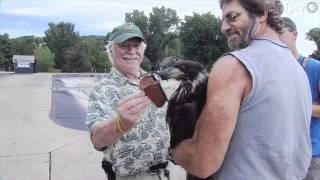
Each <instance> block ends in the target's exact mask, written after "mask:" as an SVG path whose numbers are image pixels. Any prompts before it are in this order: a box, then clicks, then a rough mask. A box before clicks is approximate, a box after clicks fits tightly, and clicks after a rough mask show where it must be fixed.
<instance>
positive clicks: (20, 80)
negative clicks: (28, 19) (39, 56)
mask: <svg viewBox="0 0 320 180" xmlns="http://www.w3.org/2000/svg"><path fill="white" fill-rule="evenodd" d="M51 85H52V74H49V73H37V74H14V73H4V72H2V73H0V180H103V179H106V177H105V175H104V173H103V171H102V169H101V168H100V161H101V159H102V153H100V152H97V151H95V150H94V149H93V147H92V145H91V142H90V140H89V135H88V132H86V131H79V130H75V129H71V128H65V127H62V126H60V125H58V124H56V123H54V122H53V121H52V120H51V119H50V118H49V112H50V107H51V94H52V92H51ZM171 171H172V172H173V173H172V174H173V177H172V179H173V180H180V179H184V174H185V172H184V171H183V170H182V169H181V168H180V167H178V166H173V165H172V166H171Z"/></svg>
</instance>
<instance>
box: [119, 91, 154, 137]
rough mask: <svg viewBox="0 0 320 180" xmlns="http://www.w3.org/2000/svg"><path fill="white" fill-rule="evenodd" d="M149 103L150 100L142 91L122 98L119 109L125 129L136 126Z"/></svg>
mask: <svg viewBox="0 0 320 180" xmlns="http://www.w3.org/2000/svg"><path fill="white" fill-rule="evenodd" d="M149 104H150V100H149V99H148V98H147V97H146V96H145V95H144V93H142V92H139V93H134V94H131V95H129V96H128V97H126V98H125V99H123V100H121V101H120V102H119V104H118V108H117V110H118V116H119V117H120V121H121V124H122V128H123V130H125V131H127V130H129V129H131V128H133V127H135V126H136V124H137V123H138V120H139V117H140V115H141V114H142V113H143V111H145V110H146V108H147V107H148V106H149Z"/></svg>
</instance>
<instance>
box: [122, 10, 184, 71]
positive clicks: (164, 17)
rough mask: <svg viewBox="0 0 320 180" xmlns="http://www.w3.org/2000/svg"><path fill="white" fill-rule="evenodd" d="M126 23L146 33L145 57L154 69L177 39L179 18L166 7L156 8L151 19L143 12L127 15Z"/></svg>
mask: <svg viewBox="0 0 320 180" xmlns="http://www.w3.org/2000/svg"><path fill="white" fill-rule="evenodd" d="M125 21H126V22H133V23H134V24H136V25H137V26H138V27H139V28H140V29H141V31H142V32H143V33H144V37H145V39H146V41H147V49H146V52H145V55H146V56H147V58H148V59H149V60H150V62H151V64H152V66H153V67H155V66H157V64H159V62H160V60H161V59H163V58H164V57H165V56H166V47H167V46H168V44H169V43H170V42H171V41H172V40H174V39H175V38H176V37H177V30H178V24H179V21H180V20H179V17H178V16H177V13H176V11H175V10H173V9H170V8H165V7H161V8H158V7H154V8H153V9H152V12H151V13H150V15H149V18H148V17H147V16H145V15H144V12H143V11H138V10H134V11H133V12H132V13H126V16H125Z"/></svg>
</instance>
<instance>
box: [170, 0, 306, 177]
mask: <svg viewBox="0 0 320 180" xmlns="http://www.w3.org/2000/svg"><path fill="white" fill-rule="evenodd" d="M220 5H221V9H222V28H221V29H222V32H223V33H224V34H225V35H226V36H227V38H228V44H229V47H230V48H231V49H233V50H235V51H233V52H230V53H228V54H226V55H224V56H223V57H221V58H220V59H218V61H217V62H216V63H215V65H214V66H213V69H212V71H211V72H210V75H209V80H208V90H207V100H206V103H205V105H204V108H203V110H202V113H201V115H200V118H199V120H198V121H197V124H196V128H195V132H194V134H193V136H192V138H190V139H186V140H184V141H182V142H181V143H180V144H179V145H177V146H176V147H175V148H173V149H171V151H170V152H171V155H172V157H173V159H174V160H175V162H176V163H177V164H180V165H181V166H182V167H184V168H185V169H186V170H187V171H188V173H190V174H193V175H195V176H198V177H202V178H206V177H208V176H209V175H211V174H213V173H215V174H214V176H215V179H218V180H219V179H223V180H226V179H227V180H229V179H240V180H242V179H245V180H250V179H259V180H261V179H262V180H264V179H265V180H277V179H281V180H301V179H303V178H304V177H305V175H306V173H307V170H308V166H309V163H310V159H311V143H310V137H309V126H310V118H311V107H312V102H311V94H310V88H309V84H308V78H307V76H306V74H305V73H304V71H303V69H302V68H301V66H300V65H299V64H298V63H297V61H296V60H295V58H294V56H293V55H292V53H291V52H290V50H289V49H288V47H287V46H285V45H284V44H283V43H281V41H280V40H279V39H278V34H277V32H280V31H281V29H282V28H281V18H280V15H281V13H282V10H283V6H282V4H281V2H280V0H220Z"/></svg>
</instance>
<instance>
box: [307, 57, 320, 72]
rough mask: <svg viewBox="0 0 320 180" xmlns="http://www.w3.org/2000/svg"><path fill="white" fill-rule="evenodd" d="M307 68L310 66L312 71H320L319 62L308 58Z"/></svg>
mask: <svg viewBox="0 0 320 180" xmlns="http://www.w3.org/2000/svg"><path fill="white" fill-rule="evenodd" d="M307 66H310V67H311V68H312V69H315V70H318V71H320V61H319V60H317V59H314V58H311V57H308V63H307Z"/></svg>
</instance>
